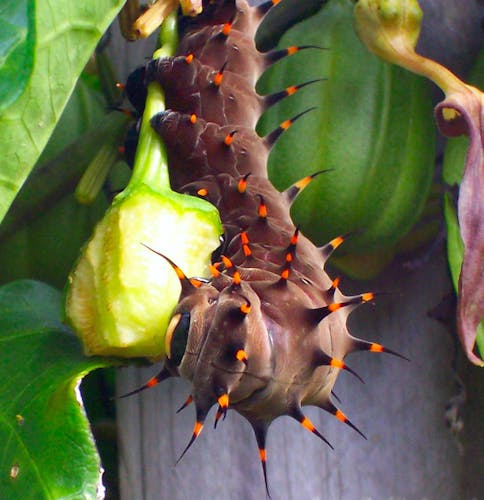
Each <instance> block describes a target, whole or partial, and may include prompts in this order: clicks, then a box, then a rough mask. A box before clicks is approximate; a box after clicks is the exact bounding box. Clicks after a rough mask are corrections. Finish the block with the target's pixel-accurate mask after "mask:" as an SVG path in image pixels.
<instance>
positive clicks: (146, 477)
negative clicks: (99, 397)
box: [118, 258, 478, 500]
mask: <svg viewBox="0 0 484 500" xmlns="http://www.w3.org/2000/svg"><path fill="white" fill-rule="evenodd" d="M360 287H361V285H360ZM372 288H373V289H375V288H376V289H380V290H381V289H383V290H391V291H392V292H394V293H393V294H392V295H391V296H389V297H388V298H385V299H381V300H379V301H378V302H379V304H378V305H377V306H375V307H371V306H369V307H365V308H361V309H360V310H359V311H357V312H356V313H354V317H352V331H353V333H355V334H357V335H359V336H361V337H363V338H366V339H372V340H377V341H381V342H382V343H384V344H386V345H388V346H390V347H392V348H395V349H396V350H398V351H399V352H401V353H404V354H405V355H407V356H409V357H410V358H411V360H412V361H411V363H407V362H405V361H402V360H400V359H397V358H394V357H391V356H387V355H371V354H369V353H359V354H355V355H353V356H351V357H350V358H349V362H350V363H351V366H352V367H353V368H355V369H356V370H357V371H358V373H360V374H361V375H362V376H363V377H364V379H365V380H366V382H367V383H366V384H365V385H362V384H360V383H359V382H358V381H357V380H355V379H354V378H353V377H351V375H349V374H346V373H343V374H341V375H340V377H339V380H338V382H337V385H336V392H337V394H338V396H339V397H340V398H341V400H342V402H343V404H342V408H343V409H344V411H345V412H346V413H347V414H348V415H349V417H350V418H351V419H352V421H353V422H354V423H355V424H356V425H357V426H358V427H359V428H360V429H361V430H362V431H363V432H364V433H366V435H367V437H368V441H364V440H363V439H362V438H360V437H359V436H358V435H357V434H356V433H355V432H354V431H352V430H351V429H350V428H348V427H346V426H345V425H343V424H341V423H339V422H338V421H336V420H335V419H334V418H332V417H331V416H330V415H328V414H325V413H324V412H321V411H319V410H317V409H313V408H310V409H308V411H307V413H308V415H309V416H310V418H311V419H312V420H313V422H314V423H315V424H316V425H317V426H318V428H319V429H320V430H321V431H322V432H323V434H324V435H325V436H326V437H327V438H328V439H329V440H330V442H332V443H333V444H334V445H335V448H336V450H335V451H331V450H330V449H329V448H328V447H327V446H326V445H324V443H321V442H320V441H319V440H318V439H317V438H315V437H314V436H313V435H311V434H309V433H308V432H305V431H304V430H303V429H302V428H301V427H300V425H299V424H298V423H297V422H295V421H293V420H291V419H289V418H280V419H278V420H277V421H276V422H275V423H274V424H273V426H272V427H271V429H270V431H269V440H268V454H269V464H268V472H269V482H270V488H271V494H272V497H273V498H274V500H278V499H295V500H296V499H314V500H316V499H356V498H358V499H380V498H382V499H383V498H387V499H389V498H399V499H400V498H402V499H403V498H407V499H415V498H428V499H434V498H435V499H437V498H445V499H454V498H455V499H458V498H467V493H468V494H470V493H471V492H472V491H474V493H473V494H474V495H475V494H476V493H475V488H473V487H472V485H470V484H469V482H468V481H465V480H464V476H463V466H464V461H465V458H464V457H462V456H460V455H459V453H458V448H457V446H456V443H455V441H454V438H453V437H452V435H451V434H450V432H449V431H448V429H447V427H446V425H445V421H444V407H445V404H446V402H447V400H448V399H449V397H451V395H452V394H453V391H454V385H453V378H452V371H451V358H452V352H453V345H452V341H451V339H450V336H449V334H448V332H447V331H446V330H445V329H444V328H443V327H442V326H441V325H440V324H439V323H437V322H436V321H434V320H432V319H430V318H428V316H427V312H428V310H429V309H431V308H433V307H434V306H435V305H436V304H437V303H438V302H439V301H440V299H441V298H442V296H443V295H445V293H447V292H449V291H450V284H449V281H448V277H447V272H446V268H445V262H444V259H443V258H439V259H437V260H435V261H433V262H431V263H430V264H429V265H426V266H424V267H422V268H421V269H418V270H416V271H413V272H409V271H407V270H406V269H404V268H403V267H401V266H400V267H399V266H396V267H394V268H393V269H391V270H390V271H389V272H387V273H386V274H385V277H384V278H383V279H380V280H378V281H377V282H376V283H373V284H372ZM154 371H155V368H154V367H151V368H148V369H142V370H139V369H136V368H133V367H131V368H126V369H123V370H121V371H120V373H119V377H118V388H119V391H120V392H126V391H127V390H129V389H132V388H133V387H136V386H138V385H140V384H142V383H143V382H144V381H146V380H147V379H148V378H149V377H150V376H151V375H152V374H153V372H154ZM187 394H188V387H187V385H186V384H185V383H184V382H183V381H180V380H177V381H174V382H172V381H168V382H165V383H164V384H162V385H161V386H158V387H157V388H155V389H153V390H150V391H146V392H144V393H143V394H141V395H140V396H139V397H138V396H134V397H132V398H128V399H125V400H121V401H120V403H119V416H120V420H119V426H120V453H121V489H122V491H123V497H122V498H124V499H126V500H128V499H129V500H133V499H147V500H153V499H173V500H178V499H179V500H182V499H191V498H196V497H197V496H200V497H201V498H216V499H234V500H236V499H237V500H239V499H256V498H264V497H265V493H264V487H263V480H262V473H261V470H260V465H259V462H258V454H257V448H256V445H255V440H254V438H253V435H252V430H251V429H250V427H249V425H248V424H247V423H246V422H244V421H243V419H242V418H241V417H239V416H238V415H237V414H235V412H232V411H229V414H228V416H227V419H226V421H225V422H221V423H220V425H219V428H218V429H217V430H216V431H213V430H212V429H211V428H210V427H211V426H210V425H207V426H206V429H204V432H203V433H202V435H201V436H200V438H199V439H198V441H197V442H196V443H195V444H194V446H193V447H192V449H191V450H190V451H189V452H188V454H187V455H186V456H185V457H184V459H183V460H182V461H181V462H180V463H179V464H178V465H177V466H175V462H176V459H177V457H178V456H179V454H180V452H181V451H182V450H183V448H184V446H185V444H186V443H187V441H188V439H189V437H190V435H191V431H192V426H193V422H194V414H193V409H191V408H187V409H186V410H184V412H182V413H181V414H179V415H175V411H176V409H177V408H178V407H179V406H180V405H181V404H182V403H183V401H184V400H185V397H186V395H187ZM209 420H210V419H209ZM475 425H478V422H475ZM475 431H477V429H475ZM476 451H477V450H476ZM467 459H468V457H467ZM474 480H477V478H475V479H474ZM464 492H466V494H464ZM469 498H470V497H469Z"/></svg>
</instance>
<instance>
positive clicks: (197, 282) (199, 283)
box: [189, 278, 203, 288]
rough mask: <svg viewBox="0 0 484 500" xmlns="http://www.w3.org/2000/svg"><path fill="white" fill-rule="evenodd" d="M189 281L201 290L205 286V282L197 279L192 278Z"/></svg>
mask: <svg viewBox="0 0 484 500" xmlns="http://www.w3.org/2000/svg"><path fill="white" fill-rule="evenodd" d="M189 281H190V283H191V284H192V285H193V286H194V287H195V288H200V287H201V286H202V285H203V281H200V280H197V278H190V280H189Z"/></svg>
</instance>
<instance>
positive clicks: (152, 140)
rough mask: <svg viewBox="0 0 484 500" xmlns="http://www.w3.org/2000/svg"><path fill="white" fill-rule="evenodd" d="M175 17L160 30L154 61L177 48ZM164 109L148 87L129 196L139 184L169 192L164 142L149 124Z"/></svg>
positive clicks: (154, 89) (160, 95) (158, 94)
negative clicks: (158, 44) (159, 46)
mask: <svg viewBox="0 0 484 500" xmlns="http://www.w3.org/2000/svg"><path fill="white" fill-rule="evenodd" d="M175 15H176V14H171V15H170V16H169V17H168V18H167V19H166V20H165V22H164V23H163V25H162V26H161V31H160V43H161V48H160V49H158V50H157V51H156V52H155V53H154V54H153V58H154V59H157V58H161V57H168V56H172V55H173V54H174V52H175V48H176V45H177V42H178V40H177V32H176V17H175ZM164 109H165V96H164V94H163V92H162V90H161V88H160V86H159V85H158V84H157V83H156V82H152V83H150V84H149V85H148V97H147V99H146V107H145V111H144V113H143V120H142V123H141V130H140V136H139V143H138V147H137V150H136V157H135V161H134V169H133V175H132V177H131V179H130V181H129V184H128V186H127V188H126V190H125V193H130V192H131V191H132V190H133V189H135V188H136V187H137V186H139V185H140V184H147V185H148V186H150V188H152V189H154V190H155V191H160V192H163V191H168V190H170V179H169V175H168V163H167V158H166V150H165V147H164V145H163V143H162V142H161V139H160V138H159V136H158V135H157V134H156V132H155V131H154V130H153V128H152V127H151V124H150V120H151V118H152V117H153V116H154V115H155V114H156V113H159V112H161V111H164Z"/></svg>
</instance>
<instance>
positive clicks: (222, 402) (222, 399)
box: [217, 393, 229, 410]
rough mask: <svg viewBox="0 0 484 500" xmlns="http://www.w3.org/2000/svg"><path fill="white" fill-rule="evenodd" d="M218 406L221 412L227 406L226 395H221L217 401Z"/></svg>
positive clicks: (227, 398)
mask: <svg viewBox="0 0 484 500" xmlns="http://www.w3.org/2000/svg"><path fill="white" fill-rule="evenodd" d="M217 401H218V404H219V405H220V408H222V409H223V410H224V409H225V408H228V406H229V395H228V394H227V393H225V394H222V395H221V396H220V397H219V398H218V399H217Z"/></svg>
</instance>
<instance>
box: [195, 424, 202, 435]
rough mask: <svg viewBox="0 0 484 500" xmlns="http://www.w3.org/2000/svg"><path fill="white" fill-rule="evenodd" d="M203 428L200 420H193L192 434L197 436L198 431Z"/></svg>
mask: <svg viewBox="0 0 484 500" xmlns="http://www.w3.org/2000/svg"><path fill="white" fill-rule="evenodd" d="M202 429H203V423H202V422H195V427H194V428H193V435H194V436H195V437H197V436H198V435H199V434H200V432H202Z"/></svg>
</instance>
